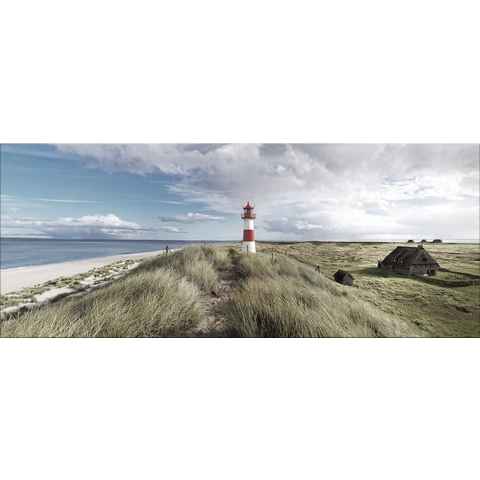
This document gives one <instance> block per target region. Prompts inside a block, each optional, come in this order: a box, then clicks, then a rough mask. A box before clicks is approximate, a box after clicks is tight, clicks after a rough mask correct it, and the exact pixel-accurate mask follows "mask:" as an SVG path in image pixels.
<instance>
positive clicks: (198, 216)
mask: <svg viewBox="0 0 480 480" xmlns="http://www.w3.org/2000/svg"><path fill="white" fill-rule="evenodd" d="M158 219H159V220H160V221H161V222H165V223H196V222H208V221H220V220H225V217H220V216H215V215H208V214H206V213H198V212H189V213H186V214H179V215H175V216H173V217H167V216H162V217H158Z"/></svg>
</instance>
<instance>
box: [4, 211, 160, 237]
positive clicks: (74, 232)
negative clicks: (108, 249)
mask: <svg viewBox="0 0 480 480" xmlns="http://www.w3.org/2000/svg"><path fill="white" fill-rule="evenodd" d="M2 227H5V228H9V229H28V230H29V231H30V232H33V233H34V234H38V235H39V236H48V237H51V238H79V239H89V238H97V239H100V238H101V239H114V238H132V237H133V238H135V237H138V236H139V235H141V234H142V233H143V232H149V231H151V230H152V229H149V228H144V227H141V226H140V225H138V224H137V223H135V222H128V221H126V220H122V219H121V218H119V217H117V216H116V215H114V214H113V213H110V214H108V215H84V216H82V217H78V218H73V217H63V218H59V219H57V220H37V219H33V218H16V219H14V218H10V217H9V218H7V219H6V222H5V223H4V224H3V225H2Z"/></svg>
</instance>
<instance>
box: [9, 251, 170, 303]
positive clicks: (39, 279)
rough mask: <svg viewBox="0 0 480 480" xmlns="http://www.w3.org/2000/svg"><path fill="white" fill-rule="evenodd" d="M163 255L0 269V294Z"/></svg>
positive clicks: (135, 255) (131, 255)
mask: <svg viewBox="0 0 480 480" xmlns="http://www.w3.org/2000/svg"><path fill="white" fill-rule="evenodd" d="M172 251H173V250H172ZM163 253H164V250H157V251H153V252H142V253H130V254H125V255H111V256H109V257H99V258H87V259H84V260H74V261H71V262H62V263H50V264H47V265H34V266H31V267H16V268H6V269H0V294H2V295H4V294H6V293H9V292H16V291H18V290H21V289H23V288H31V287H33V286H35V285H37V284H39V283H45V282H48V281H50V280H55V279H56V278H59V277H71V276H73V275H78V274H79V273H85V272H88V271H89V270H91V269H92V268H97V267H103V266H105V265H109V264H111V263H114V262H117V261H120V260H127V259H132V260H135V259H140V258H147V257H153V256H155V255H160V254H163Z"/></svg>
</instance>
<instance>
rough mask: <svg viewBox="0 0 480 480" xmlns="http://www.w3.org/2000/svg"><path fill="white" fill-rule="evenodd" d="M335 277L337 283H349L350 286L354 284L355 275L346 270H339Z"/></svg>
mask: <svg viewBox="0 0 480 480" xmlns="http://www.w3.org/2000/svg"><path fill="white" fill-rule="evenodd" d="M333 278H334V279H335V281H336V282H337V283H341V284H342V285H348V286H349V287H351V286H352V285H353V275H352V274H351V273H349V272H346V271H345V270H338V271H337V273H335V275H334V276H333Z"/></svg>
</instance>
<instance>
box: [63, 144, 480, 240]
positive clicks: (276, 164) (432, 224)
mask: <svg viewBox="0 0 480 480" xmlns="http://www.w3.org/2000/svg"><path fill="white" fill-rule="evenodd" d="M58 149H59V150H60V151H62V152H68V153H69V155H70V156H71V155H77V156H78V158H80V159H81V161H83V162H84V163H85V164H86V165H87V166H89V167H92V168H102V169H104V170H107V171H126V172H130V173H134V174H138V175H147V174H150V173H162V174H165V175H167V176H169V177H170V179H171V181H170V184H169V187H168V188H169V189H170V192H171V193H173V194H176V195H177V196H180V197H181V198H184V199H185V200H186V201H191V202H197V203H201V204H203V205H205V206H206V207H207V208H209V209H211V210H213V211H216V212H221V213H223V214H238V213H239V207H240V206H241V205H242V204H243V202H244V201H245V200H247V199H250V200H254V201H255V203H256V206H257V211H258V227H259V230H260V232H261V231H262V229H263V231H264V233H265V234H266V235H269V234H271V235H272V236H273V235H277V234H278V233H281V234H282V235H290V236H292V237H294V238H298V239H309V238H313V239H323V238H339V239H341V238H367V237H368V238H369V237H371V236H372V235H391V236H402V235H404V234H406V233H405V232H407V234H409V235H412V236H415V234H416V233H417V232H419V233H418V234H420V232H424V233H423V234H425V235H427V233H428V232H430V231H432V230H435V231H436V232H437V235H439V236H440V235H441V236H445V237H447V236H450V237H452V236H455V237H467V238H474V237H477V236H478V229H479V226H478V221H477V220H476V217H478V208H479V207H478V198H479V193H478V184H479V182H480V178H479V147H478V145H459V144H446V145H442V144H435V145H428V144H425V145H419V144H407V145H405V144H385V145H380V144H357V145H354V144H211V145H210V144H205V145H203V144H201V145H188V144H187V145H182V144H163V145H61V146H58ZM441 211H444V212H449V213H448V215H449V218H447V219H444V220H441V219H440V216H439V213H438V212H441ZM469 212H470V215H469ZM165 218H168V217H165ZM285 218H286V219H287V220H286V221H285V220H282V219H285ZM459 219H461V220H459ZM165 221H172V222H173V221H174V220H172V219H171V218H170V219H169V220H165ZM177 221H178V222H179V223H181V222H182V219H177ZM184 223H189V222H188V221H187V219H184ZM192 223H193V222H192Z"/></svg>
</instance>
